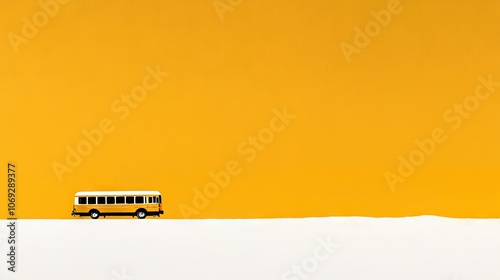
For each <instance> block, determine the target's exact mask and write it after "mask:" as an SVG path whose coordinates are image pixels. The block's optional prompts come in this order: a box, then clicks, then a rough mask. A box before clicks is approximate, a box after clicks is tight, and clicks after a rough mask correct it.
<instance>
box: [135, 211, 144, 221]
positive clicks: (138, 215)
mask: <svg viewBox="0 0 500 280" xmlns="http://www.w3.org/2000/svg"><path fill="white" fill-rule="evenodd" d="M135 214H136V215H137V218H138V219H144V218H146V210H144V209H139V210H137V212H136V213H135Z"/></svg>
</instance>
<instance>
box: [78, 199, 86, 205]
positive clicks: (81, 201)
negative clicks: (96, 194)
mask: <svg viewBox="0 0 500 280" xmlns="http://www.w3.org/2000/svg"><path fill="white" fill-rule="evenodd" d="M78 204H87V198H86V197H79V198H78Z"/></svg>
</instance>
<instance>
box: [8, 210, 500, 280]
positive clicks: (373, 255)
mask: <svg viewBox="0 0 500 280" xmlns="http://www.w3.org/2000/svg"><path fill="white" fill-rule="evenodd" d="M0 223H1V224H3V225H2V226H1V227H0V253H1V255H2V257H1V260H2V261H1V262H0V279H2V280H4V279H5V280H9V279H23V280H24V279H26V280H38V279H50V280H58V279H61V280H101V279H102V280H132V279H135V280H142V279H144V280H146V279H148V280H155V279H158V280H160V279H161V280H191V279H196V280H200V279H203V280H205V279H207V280H212V279H213V280H246V279H249V280H250V279H252V280H266V279H275V280H281V279H290V280H292V279H293V280H302V279H313V280H314V279H318V280H319V279H328V280H334V279H352V280H358V279H359V280H367V279H370V280H373V279H380V280H396V279H397V280H403V279H404V280H413V279H419V280H499V279H500V219H447V218H439V217H432V216H422V217H412V218H387V219H386V218H384V219H380V218H378V219H377V218H360V217H336V218H308V219H262V220H261V219H257V220H165V219H149V218H148V219H146V220H132V219H130V220H124V219H116V220H112V219H99V220H88V219H81V220H80V219H75V220H19V221H18V246H19V247H18V248H19V249H18V252H17V254H18V255H17V261H18V262H17V264H18V266H17V272H16V273H12V272H9V271H7V263H6V261H7V256H6V254H7V251H6V249H7V240H6V235H7V229H8V228H7V227H6V226H5V225H6V224H7V221H5V220H3V221H0Z"/></svg>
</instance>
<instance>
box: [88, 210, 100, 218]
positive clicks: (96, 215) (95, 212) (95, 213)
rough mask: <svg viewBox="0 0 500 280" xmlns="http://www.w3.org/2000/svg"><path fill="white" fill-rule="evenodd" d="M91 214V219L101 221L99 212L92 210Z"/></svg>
mask: <svg viewBox="0 0 500 280" xmlns="http://www.w3.org/2000/svg"><path fill="white" fill-rule="evenodd" d="M89 214H90V217H91V218H92V219H94V220H95V219H99V211H97V210H95V209H92V210H90V212H89Z"/></svg>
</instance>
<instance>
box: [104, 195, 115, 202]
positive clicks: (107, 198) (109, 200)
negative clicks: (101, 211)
mask: <svg viewBox="0 0 500 280" xmlns="http://www.w3.org/2000/svg"><path fill="white" fill-rule="evenodd" d="M106 204H115V197H114V196H108V197H106Z"/></svg>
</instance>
